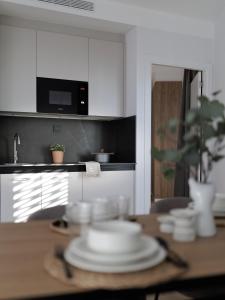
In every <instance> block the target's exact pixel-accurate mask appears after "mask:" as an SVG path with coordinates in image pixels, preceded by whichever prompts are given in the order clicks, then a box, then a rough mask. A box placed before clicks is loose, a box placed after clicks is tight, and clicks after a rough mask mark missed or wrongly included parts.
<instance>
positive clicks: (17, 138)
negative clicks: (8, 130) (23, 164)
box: [13, 133, 20, 164]
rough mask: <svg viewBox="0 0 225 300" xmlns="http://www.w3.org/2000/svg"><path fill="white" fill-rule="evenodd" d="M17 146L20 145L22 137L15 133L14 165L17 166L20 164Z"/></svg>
mask: <svg viewBox="0 0 225 300" xmlns="http://www.w3.org/2000/svg"><path fill="white" fill-rule="evenodd" d="M17 145H20V137H19V135H18V133H15V135H14V138H13V163H14V164H16V163H17V162H18V150H17Z"/></svg>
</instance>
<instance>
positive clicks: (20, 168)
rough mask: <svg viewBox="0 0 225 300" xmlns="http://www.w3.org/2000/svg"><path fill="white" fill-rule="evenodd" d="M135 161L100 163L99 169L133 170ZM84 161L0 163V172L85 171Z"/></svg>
mask: <svg viewBox="0 0 225 300" xmlns="http://www.w3.org/2000/svg"><path fill="white" fill-rule="evenodd" d="M135 166H136V163H120V162H114V163H101V171H129V170H135ZM85 171H86V168H85V164H84V163H65V164H44V163H35V164H31V163H30V164H29V163H18V164H2V165H0V174H12V173H42V172H85Z"/></svg>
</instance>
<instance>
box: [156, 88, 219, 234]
mask: <svg viewBox="0 0 225 300" xmlns="http://www.w3.org/2000/svg"><path fill="white" fill-rule="evenodd" d="M217 94H218V92H215V93H214V94H213V99H212V100H210V99H209V98H208V97H205V96H201V97H199V98H198V100H199V106H198V107H197V108H194V109H190V111H189V112H188V113H187V115H186V118H185V120H184V121H180V120H177V119H171V120H169V122H168V124H166V126H165V127H163V128H161V129H160V130H159V134H160V135H161V136H162V138H163V137H164V136H165V134H167V133H169V134H171V133H177V130H178V129H179V128H181V126H182V127H183V129H184V132H185V133H184V136H183V137H182V146H181V147H180V148H178V149H163V150H159V149H157V148H154V149H153V150H152V154H153V157H154V158H155V159H157V160H158V161H161V162H162V164H163V170H162V171H163V174H164V176H165V177H167V178H170V177H172V176H173V175H175V172H176V167H175V166H176V165H178V166H179V167H182V168H185V169H187V168H188V170H189V174H190V175H189V176H190V177H189V188H190V196H191V198H192V200H193V201H194V208H195V209H196V210H197V211H198V212H199V216H198V221H197V233H198V235H199V236H205V237H206V236H213V235H214V234H215V233H216V227H215V222H214V218H213V212H212V204H213V200H214V194H215V188H214V185H213V184H212V183H211V181H210V173H211V171H212V168H213V165H214V163H216V162H218V161H219V160H221V159H223V157H224V155H223V150H224V148H225V143H224V136H225V115H224V110H225V106H224V105H223V104H222V103H221V102H219V101H218V100H216V99H215V97H216V95H217ZM199 174H201V176H199Z"/></svg>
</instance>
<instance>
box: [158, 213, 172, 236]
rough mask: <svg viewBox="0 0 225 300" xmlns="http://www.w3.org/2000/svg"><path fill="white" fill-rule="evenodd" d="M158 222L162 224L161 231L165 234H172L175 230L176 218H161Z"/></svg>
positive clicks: (166, 216)
mask: <svg viewBox="0 0 225 300" xmlns="http://www.w3.org/2000/svg"><path fill="white" fill-rule="evenodd" d="M157 220H158V221H159V223H160V227H159V228H160V231H161V232H163V233H172V232H173V229H174V217H173V216H170V215H164V216H159V217H158V218H157Z"/></svg>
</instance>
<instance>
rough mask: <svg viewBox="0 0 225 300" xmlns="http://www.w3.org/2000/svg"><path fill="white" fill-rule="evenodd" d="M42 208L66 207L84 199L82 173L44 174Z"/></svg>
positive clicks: (42, 175)
mask: <svg viewBox="0 0 225 300" xmlns="http://www.w3.org/2000/svg"><path fill="white" fill-rule="evenodd" d="M41 177H42V201H41V208H42V209H44V208H47V207H52V206H56V205H64V204H67V203H68V202H72V201H76V200H81V199H82V173H80V172H51V173H42V174H41Z"/></svg>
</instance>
